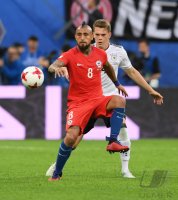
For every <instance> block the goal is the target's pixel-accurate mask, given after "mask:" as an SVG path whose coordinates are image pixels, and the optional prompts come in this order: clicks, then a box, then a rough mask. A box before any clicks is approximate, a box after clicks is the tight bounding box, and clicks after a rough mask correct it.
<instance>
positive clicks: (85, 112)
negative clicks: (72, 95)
mask: <svg viewBox="0 0 178 200" xmlns="http://www.w3.org/2000/svg"><path fill="white" fill-rule="evenodd" d="M93 110H94V109H92V107H91V106H88V105H87V104H86V105H83V106H80V107H73V108H71V109H70V108H69V109H68V112H67V119H66V121H67V123H66V131H68V129H69V128H70V127H73V126H78V127H80V134H82V133H83V131H84V129H85V127H86V125H87V123H88V121H89V119H90V117H91V115H92V113H93Z"/></svg>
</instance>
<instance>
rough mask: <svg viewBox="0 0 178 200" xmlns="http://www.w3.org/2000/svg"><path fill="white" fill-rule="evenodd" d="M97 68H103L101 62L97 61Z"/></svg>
mask: <svg viewBox="0 0 178 200" xmlns="http://www.w3.org/2000/svg"><path fill="white" fill-rule="evenodd" d="M96 66H97V68H98V69H101V68H102V62H101V60H97V61H96Z"/></svg>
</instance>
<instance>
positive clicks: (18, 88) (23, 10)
mask: <svg viewBox="0 0 178 200" xmlns="http://www.w3.org/2000/svg"><path fill="white" fill-rule="evenodd" d="M88 2H89V1H88V0H6V1H4V0H0V140H24V139H37V138H38V139H46V140H59V139H61V138H63V136H64V134H65V131H64V130H65V114H66V113H65V110H66V98H67V87H68V82H67V81H66V80H65V79H61V78H59V79H57V80H54V79H53V77H52V76H51V75H50V74H48V72H47V67H48V66H49V64H50V63H51V62H52V61H53V60H55V59H56V58H57V56H58V55H59V54H60V53H61V52H62V51H65V50H66V49H67V48H69V47H73V46H74V45H75V41H74V38H73V34H74V30H75V26H77V25H79V24H81V23H82V21H86V22H90V21H92V20H95V16H94V15H92V13H91V11H90V9H89V7H87V6H88ZM97 9H98V10H99V12H100V13H101V14H102V15H103V18H105V19H108V20H109V21H110V22H111V24H112V31H113V35H112V42H113V43H116V44H118V45H123V46H124V48H125V49H126V50H127V51H128V54H129V56H130V59H131V61H132V63H133V65H134V64H135V65H137V63H138V62H139V63H140V62H141V61H142V60H141V58H140V57H139V56H140V52H139V48H138V40H139V39H140V38H146V39H147V40H149V45H150V51H151V54H152V55H154V56H155V57H156V58H157V60H158V63H159V70H160V78H159V80H158V82H157V84H156V85H153V87H155V88H156V89H157V90H158V91H159V92H160V93H161V94H163V96H164V105H163V106H161V107H158V106H155V105H154V104H153V103H152V99H151V97H149V96H148V94H147V93H146V92H145V91H143V90H142V89H141V88H140V87H138V86H136V85H134V83H132V82H131V81H130V80H128V78H127V77H125V75H124V74H123V72H119V79H120V80H121V82H122V83H123V84H124V85H126V87H127V90H128V93H129V98H128V101H127V125H128V131H129V133H130V137H131V139H132V140H140V141H142V139H143V141H144V142H143V143H139V142H140V141H138V143H134V142H133V144H135V146H137V147H138V148H141V146H142V144H143V145H145V144H146V146H145V148H146V147H147V149H145V151H147V155H149V153H150V151H149V148H150V147H149V145H148V143H145V140H144V139H148V138H149V139H150V138H151V139H152V138H154V139H155V140H154V141H155V143H154V142H153V140H148V141H149V142H150V143H152V142H153V143H154V144H156V145H158V148H159V144H160V143H161V140H157V139H162V138H166V140H165V142H164V143H163V146H161V147H160V150H159V153H158V154H159V156H158V160H159V159H160V160H161V159H162V156H161V155H162V153H163V154H164V152H163V151H164V150H165V148H166V149H168V151H169V149H170V150H172V155H173V157H174V161H175V159H176V156H177V148H178V147H177V145H178V142H177V141H178V140H177V137H178V122H177V120H178V105H177V104H178V1H177V0H100V2H99V5H97ZM29 38H31V39H32V40H33V42H34V43H35V44H34V46H36V53H35V54H34V57H30V55H29V53H28V42H29ZM14 46H15V48H16V50H17V47H20V48H21V50H22V51H21V50H19V49H18V51H19V52H18V56H17V58H16V59H17V60H18V62H19V65H20V66H19V65H14V67H16V68H13V69H11V70H12V71H10V74H13V73H17V74H18V76H17V77H16V80H15V81H12V80H11V78H12V77H11V76H8V75H7V74H6V73H5V72H4V68H6V67H7V66H6V63H8V62H7V60H8V59H11V57H10V56H11V53H14V52H11V51H10V50H9V49H10V48H11V47H13V48H14ZM32 46H33V44H32ZM32 48H33V47H32ZM11 50H12V49H11ZM16 53H17V52H16ZM28 56H29V57H28ZM142 64H143V63H142ZM28 65H36V66H39V67H41V68H42V69H43V71H44V74H45V83H44V86H43V87H41V88H39V89H36V90H27V89H26V88H24V87H23V86H22V85H21V82H20V79H19V77H20V72H21V69H22V68H24V67H25V66H28ZM18 66H19V67H18ZM136 67H139V66H136ZM142 68H144V65H143V66H141V69H140V71H142ZM14 70H15V72H14ZM108 132H109V130H108V129H106V128H105V127H104V125H103V124H102V122H101V121H98V122H97V125H96V128H95V129H93V130H92V131H91V132H90V133H89V134H88V135H87V136H86V137H85V139H87V140H104V139H105V136H106V135H107V134H108ZM167 138H169V139H171V138H172V140H168V141H169V142H170V143H169V142H168V143H167ZM171 141H172V142H173V143H171ZM15 142H16V143H15ZM24 142H25V143H23V144H22V143H19V141H18V142H17V141H14V143H11V142H10V141H9V143H7V141H4V143H3V141H1V142H0V144H1V147H0V153H1V155H2V158H3V159H4V161H5V162H6V165H5V164H3V163H2V160H1V161H0V162H1V164H0V165H1V167H2V168H1V169H3V168H8V167H9V165H8V162H9V161H8V160H7V159H6V156H5V155H6V154H4V153H7V152H8V150H10V151H11V150H13V151H19V152H17V155H19V157H20V156H22V155H20V152H21V150H22V149H23V145H24V149H25V147H27V150H29V149H30V148H31V146H33V147H34V146H35V141H33V142H32V143H30V146H28V145H29V143H28V142H27V141H24ZM44 142H45V141H44ZM135 142H136V141H135ZM53 144H54V145H55V146H53V148H54V149H53V152H52V151H51V152H52V153H50V154H49V156H52V157H51V158H49V157H47V156H46V157H45V156H44V154H43V155H42V154H39V155H41V156H44V157H43V159H44V160H46V161H45V163H44V165H45V167H48V164H50V163H49V161H48V160H50V162H52V161H53V160H54V159H55V157H54V155H56V154H55V152H56V150H57V148H58V142H57V143H49V146H48V147H47V144H46V143H43V141H41V142H40V143H39V145H42V148H43V150H44V149H45V148H47V149H49V148H52V145H53ZM84 144H85V143H84ZM92 144H94V143H92ZM96 144H97V145H100V143H96ZM101 144H103V143H101ZM11 145H12V147H10V146H11ZM166 145H168V147H166ZM18 146H20V147H19V149H18ZM37 146H38V145H37ZM133 146H134V145H133ZM16 147H17V148H16ZM20 148H21V149H20ZM83 148H84V147H83ZM102 148H104V146H102ZM151 148H152V146H151ZM171 148H172V149H171ZM153 149H154V146H153ZM24 151H25V150H24ZM30 151H31V150H30ZM41 151H42V149H40V148H39V149H38V147H37V149H36V152H38V153H40V152H41ZM133 151H134V150H133ZM155 151H156V150H155ZM160 151H162V153H161V152H160ZM96 152H97V150H96ZM136 152H137V153H138V154H139V151H138V149H137V150H136V147H135V152H134V153H133V157H134V155H135V157H134V158H135V160H137V161H138V158H136V157H137V155H136ZM151 152H152V151H151ZM18 153H19V154H18ZM44 153H47V151H44ZM152 153H153V155H154V152H152ZM76 154H77V152H76ZM78 154H79V152H78ZM3 155H4V157H3ZM169 155H170V157H171V151H170V153H169ZM169 155H167V156H168V157H169ZM7 156H10V153H9V154H7ZM24 156H25V155H24ZM32 156H35V155H32ZM99 156H104V155H99ZM155 156H157V155H155ZM20 158H21V159H22V157H20ZM151 158H152V157H151ZM17 159H18V158H17ZM39 159H40V157H39ZM140 159H142V158H140ZM145 159H150V157H149V156H148V157H146V156H145ZM14 160H15V159H14ZM22 160H23V159H22ZM163 160H164V159H163ZM112 161H113V162H114V160H112ZM174 161H173V160H172V164H173V165H174V164H175V163H174ZM23 162H24V161H21V163H23ZM29 162H30V161H29ZM76 162H77V161H76ZM115 162H116V161H115ZM140 162H141V161H140ZM145 162H146V161H144V163H145ZM160 162H161V161H160ZM138 163H139V161H138ZM168 163H169V162H168ZM10 164H11V165H13V159H11V162H10ZM18 164H20V161H19V163H18ZM18 164H17V165H16V167H17V169H16V170H17V172H16V173H15V175H14V176H17V177H18V176H19V174H20V173H21V170H20V169H19V168H18ZM35 164H39V165H40V161H38V159H36V161H34V163H33V165H35ZM139 164H140V163H139ZM169 164H170V168H169V167H168V168H166V169H171V163H169ZM103 165H104V163H103ZM135 165H137V163H136V162H135ZM165 165H166V162H165ZM69 166H70V165H69ZM114 166H116V164H115V165H114ZM141 166H142V167H143V168H142V167H141ZM147 166H149V165H147V164H145V165H144V164H143V165H141V164H140V166H139V167H140V168H139V167H138V168H137V170H138V171H137V170H136V169H135V172H136V175H137V176H141V171H142V170H143V169H145V168H147ZM26 167H27V163H26V164H25V168H26ZM40 167H41V168H40V169H41V170H42V169H43V171H42V172H41V174H40V175H39V176H42V174H43V172H44V170H46V168H45V167H44V166H42V164H41V165H40ZM134 167H135V166H133V168H134ZM149 167H150V168H149ZM149 167H148V169H152V168H151V166H149ZM31 168H33V166H32V164H31ZM44 168H45V169H44ZM69 168H70V167H69ZM86 168H87V166H86ZM158 168H159V169H162V166H161V165H160V163H159V164H158ZM27 169H28V170H30V169H29V168H28V167H27ZM35 170H38V169H37V166H36V167H35ZM35 170H34V171H31V173H35ZM70 170H71V171H70ZM70 170H69V171H70V172H71V174H72V172H73V169H72V167H71V168H70ZM153 170H154V168H153ZM173 170H176V168H173ZM24 171H25V169H23V170H22V173H24ZM93 171H96V169H93ZM93 171H90V172H91V173H94V172H93ZM74 172H76V170H74ZM8 173H9V174H8V175H7V174H6V173H5V172H4V173H3V172H0V174H1V175H2V176H7V178H8V177H10V176H11V173H14V171H13V169H12V168H11V169H10V170H9V171H8ZM82 173H83V174H87V173H88V172H87V171H83V172H82ZM91 173H89V174H91ZM97 173H98V176H99V172H97ZM176 173H177V172H176ZM71 174H70V175H71ZM110 175H111V176H112V177H113V176H114V175H112V174H110ZM24 176H25V175H24ZM28 176H29V177H30V176H31V174H30V171H29V174H28ZM39 176H38V175H37V176H36V177H35V178H34V179H33V180H32V181H31V182H30V183H31V184H33V183H34V184H35V182H36V181H37V180H38V178H39ZM20 177H21V178H23V176H22V174H21V176H20ZM91 177H92V175H91ZM107 177H109V175H107ZM173 177H175V174H174V175H173ZM176 177H177V176H176ZM176 177H175V178H176ZM1 178H2V177H1ZM95 178H96V179H97V177H95ZM68 179H69V178H68ZM68 179H67V180H68ZM80 179H81V177H80ZM1 180H2V179H1ZM108 180H109V178H108ZM3 181H4V182H3ZM3 181H2V183H5V184H6V183H7V184H9V187H11V186H12V185H11V184H10V183H9V182H6V180H3ZM16 181H17V182H18V181H20V185H19V186H20V187H22V185H23V181H21V179H19V180H18V178H17V180H16ZM29 181H30V180H29ZM72 181H73V187H74V188H75V186H74V185H75V181H76V180H75V177H72ZM82 181H83V180H82V179H81V180H80V181H79V186H80V187H82ZM98 181H99V180H98ZM102 181H103V180H102ZM105 181H106V182H107V179H105ZM110 181H111V180H110ZM112 181H113V180H112ZM112 181H111V182H112ZM120 181H121V180H120ZM17 182H14V184H16V183H17ZM121 182H122V184H125V182H123V181H121ZM12 183H13V181H12ZM112 183H113V184H115V180H114V181H113V182H112ZM40 184H42V185H43V180H42V178H40ZM87 184H89V183H88V182H87ZM93 184H94V183H93ZM97 184H99V182H98V183H97ZM175 184H176V183H175ZM64 185H65V184H64ZM137 185H138V182H137ZM173 185H174V183H173ZM43 186H44V187H43V189H44V188H46V186H47V185H43ZM65 186H66V187H67V185H65ZM105 186H106V185H104V187H105ZM3 187H4V189H3V191H4V193H0V194H2V197H3V199H11V197H12V196H10V195H8V198H6V197H7V196H6V193H5V190H6V189H7V187H5V186H4V184H3ZM26 187H28V184H27V185H26ZM37 187H39V186H37ZM128 187H130V188H129V189H130V191H131V190H132V189H133V190H134V187H135V186H133V185H132V184H131V185H130V186H128ZM50 188H51V186H50ZM55 188H57V186H55ZM89 188H90V187H89ZM106 188H107V186H106ZM14 189H15V190H16V189H17V190H18V188H14ZM31 189H32V190H33V189H34V188H33V187H32V188H31ZM95 189H96V188H95ZM168 189H169V187H168ZM27 190H28V189H27ZM175 190H176V187H174V191H173V190H172V188H171V187H170V191H173V192H172V193H171V194H172V196H171V198H169V195H168V192H169V190H168V191H167V192H165V190H164V192H163V197H164V198H163V199H174V198H175V197H176V196H177V195H176V194H177V193H176V192H175ZM72 191H73V190H72ZM101 191H102V189H101ZM116 191H117V190H114V192H115V193H116ZM118 191H119V187H118ZM42 192H43V191H41V193H42ZM66 192H67V190H66ZM137 192H138V193H137V195H136V196H135V198H132V199H160V196H159V195H158V196H157V195H155V194H156V193H154V192H153V191H152V193H151V196H150V195H148V194H147V193H144V194H142V193H139V192H140V191H137ZM159 192H160V194H162V193H161V190H160V191H159ZM123 193H124V194H126V193H127V190H126V191H123ZM72 194H73V195H74V193H72ZM138 194H139V195H138ZM26 195H27V194H26ZM48 195H50V192H49V194H48ZM78 195H79V194H78ZM17 196H18V195H17ZM74 196H75V195H74ZM84 196H85V195H83V196H81V199H82V198H83V197H84ZM24 197H26V199H28V198H29V199H30V196H28V195H27V196H24ZM46 197H49V198H48V199H50V196H46ZM62 197H65V195H63V196H62ZM87 197H88V199H89V197H93V198H95V197H97V194H95V193H93V196H92V195H91V196H90V195H88V196H87ZM87 197H86V196H85V198H86V199H87ZM114 197H115V196H114ZM152 197H153V198H152ZM21 198H22V197H21ZM21 198H20V197H17V199H21ZM32 198H34V199H35V198H36V196H35V195H34V194H33V195H32ZM39 198H41V199H42V198H43V199H45V197H44V196H43V195H41V196H40V194H39ZM102 198H105V196H102ZM22 199H23V198H22ZM46 199H47V198H46ZM66 199H67V198H66ZM69 199H70V198H69ZM71 199H72V197H71ZM107 199H112V197H111V196H110V197H108V196H107ZM122 199H131V194H130V196H129V197H128V198H122ZM175 199H176V198H175Z"/></svg>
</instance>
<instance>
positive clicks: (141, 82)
mask: <svg viewBox="0 0 178 200" xmlns="http://www.w3.org/2000/svg"><path fill="white" fill-rule="evenodd" d="M125 72H126V73H127V75H128V76H129V77H130V78H131V79H132V80H133V81H135V82H136V83H137V84H138V85H139V86H141V87H142V88H144V89H145V90H146V91H148V92H149V93H150V92H152V91H153V88H152V87H151V86H150V85H149V84H148V83H147V82H146V81H145V79H144V78H143V76H142V75H141V74H140V73H139V72H138V71H137V70H136V69H135V68H131V69H129V70H126V71H125Z"/></svg>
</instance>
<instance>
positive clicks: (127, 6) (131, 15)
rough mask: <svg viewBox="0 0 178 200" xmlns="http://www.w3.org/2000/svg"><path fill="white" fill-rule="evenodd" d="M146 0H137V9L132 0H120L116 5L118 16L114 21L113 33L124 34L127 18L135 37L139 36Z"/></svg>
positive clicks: (116, 34)
mask: <svg viewBox="0 0 178 200" xmlns="http://www.w3.org/2000/svg"><path fill="white" fill-rule="evenodd" d="M147 9H148V0H145V1H141V0H140V1H139V3H138V9H136V8H135V5H134V0H122V1H120V6H119V7H118V16H117V19H116V23H115V28H114V35H115V36H124V30H125V27H126V23H127V20H129V22H130V25H131V27H132V32H133V34H134V36H135V37H140V36H141V34H142V32H143V29H144V21H145V17H146V11H147Z"/></svg>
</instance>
